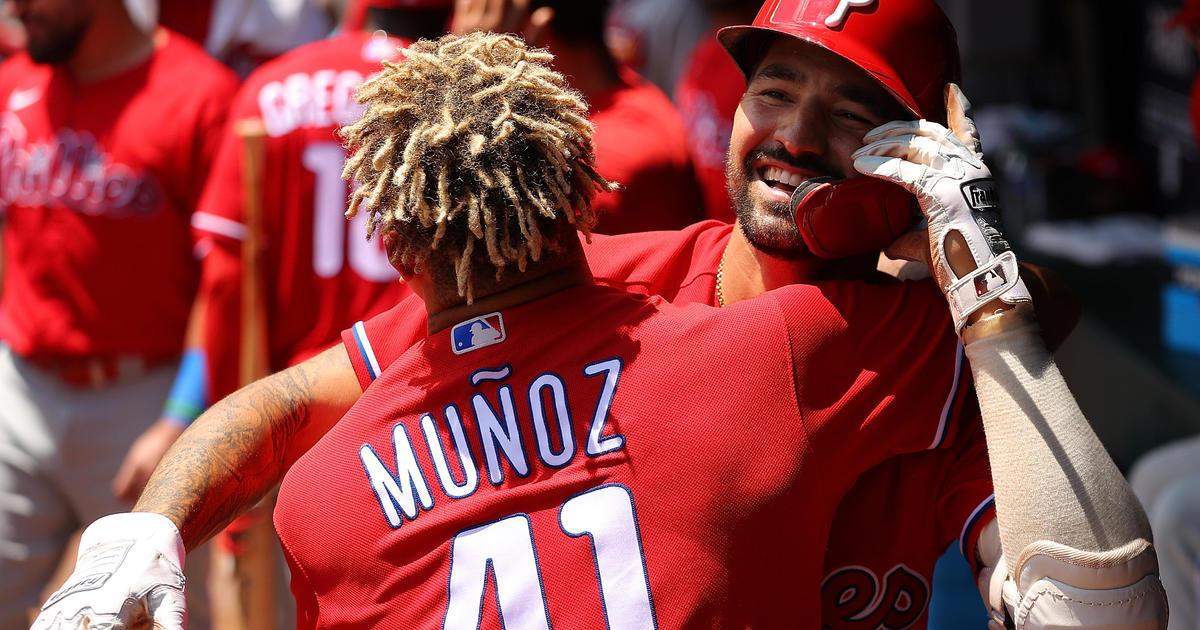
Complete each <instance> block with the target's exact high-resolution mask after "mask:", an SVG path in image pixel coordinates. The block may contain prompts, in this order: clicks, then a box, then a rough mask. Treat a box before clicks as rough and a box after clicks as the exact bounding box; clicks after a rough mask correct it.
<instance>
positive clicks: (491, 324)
mask: <svg viewBox="0 0 1200 630" xmlns="http://www.w3.org/2000/svg"><path fill="white" fill-rule="evenodd" d="M504 339H505V334H504V318H503V317H501V316H500V313H488V314H487V315H482V316H480V317H476V318H474V319H468V320H467V321H465V322H462V323H459V324H456V325H455V326H454V328H452V329H451V330H450V340H451V343H452V344H453V350H454V354H464V353H467V352H470V351H472V350H478V349H480V348H484V347H487V346H491V345H495V344H498V343H500V342H501V341H504Z"/></svg>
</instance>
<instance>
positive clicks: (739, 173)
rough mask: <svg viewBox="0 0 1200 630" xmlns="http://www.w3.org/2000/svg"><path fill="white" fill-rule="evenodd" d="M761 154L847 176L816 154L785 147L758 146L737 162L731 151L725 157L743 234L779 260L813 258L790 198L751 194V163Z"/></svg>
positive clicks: (731, 190) (816, 170) (823, 172)
mask: <svg viewBox="0 0 1200 630" xmlns="http://www.w3.org/2000/svg"><path fill="white" fill-rule="evenodd" d="M759 158H772V159H774V160H777V161H779V162H782V163H784V164H788V165H790V166H793V167H795V168H799V169H806V170H809V171H814V172H816V173H817V174H818V175H830V176H833V177H839V178H840V177H844V176H843V175H842V174H841V173H840V171H839V170H838V169H836V168H833V167H832V166H830V165H828V164H826V163H825V162H824V161H822V160H821V159H820V158H818V157H816V156H813V155H804V156H801V157H798V158H797V157H794V156H792V155H790V154H789V153H787V152H786V151H785V150H784V149H783V148H782V147H774V148H772V149H755V150H753V151H751V152H750V153H749V154H748V155H747V156H746V159H745V160H743V161H742V162H741V163H738V162H737V161H736V160H735V159H734V157H733V155H732V153H731V154H729V155H728V156H727V157H726V160H725V182H726V186H727V187H728V189H729V196H730V199H732V200H733V210H734V213H735V214H736V215H737V218H738V224H739V225H740V226H741V230H742V235H743V236H745V237H746V240H747V241H749V242H750V244H751V245H753V246H754V248H755V249H757V250H759V251H761V252H762V253H764V254H766V255H768V256H770V257H772V258H778V259H780V260H792V261H795V260H808V259H811V258H814V256H813V253H812V250H810V249H809V248H808V245H806V244H805V243H804V238H803V237H802V236H801V235H800V228H799V226H797V225H796V215H795V213H794V212H793V210H792V204H791V201H790V200H789V201H775V200H771V199H755V198H754V197H753V196H751V194H750V185H751V178H750V174H751V172H752V170H753V167H752V166H751V164H753V163H754V161H755V160H757V159H759Z"/></svg>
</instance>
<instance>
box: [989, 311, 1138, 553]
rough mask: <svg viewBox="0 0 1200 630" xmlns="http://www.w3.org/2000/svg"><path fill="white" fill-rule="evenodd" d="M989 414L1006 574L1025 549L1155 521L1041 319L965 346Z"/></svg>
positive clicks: (1085, 541) (1085, 545) (1084, 541)
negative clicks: (1097, 428)
mask: <svg viewBox="0 0 1200 630" xmlns="http://www.w3.org/2000/svg"><path fill="white" fill-rule="evenodd" d="M966 353H967V357H968V359H969V360H970V363H971V371H972V373H973V374H974V376H975V388H976V392H977V393H978V396H979V406H980V410H981V411H982V414H983V425H984V431H985V432H986V435H987V442H988V455H989V457H990V459H991V466H992V479H993V485H994V486H995V492H996V514H997V521H998V522H999V525H1000V539H1001V543H1002V545H1003V547H1004V549H1006V550H1009V551H1008V552H1007V553H1005V558H1006V561H1007V564H1008V571H1009V574H1010V575H1012V574H1013V571H1014V568H1015V567H1014V562H1015V561H1016V560H1017V557H1018V555H1019V554H1020V553H1021V551H1022V550H1024V549H1026V548H1027V547H1028V546H1029V545H1030V544H1032V543H1034V542H1037V541H1053V542H1057V543H1061V544H1063V545H1067V546H1069V547H1071V548H1074V549H1078V550H1082V551H1094V552H1102V551H1108V550H1112V549H1115V548H1117V547H1121V546H1122V545H1125V544H1127V543H1129V542H1130V541H1133V540H1135V539H1138V538H1142V539H1145V540H1150V539H1151V534H1150V525H1149V523H1148V522H1147V520H1146V515H1145V513H1144V512H1143V511H1142V508H1141V505H1140V504H1139V503H1138V501H1137V499H1136V498H1135V497H1134V495H1133V492H1132V491H1131V490H1130V488H1129V485H1128V484H1127V483H1126V482H1125V479H1124V477H1122V475H1121V473H1120V471H1118V470H1117V467H1116V465H1115V464H1114V463H1113V461H1112V459H1111V458H1110V457H1109V456H1108V452H1107V451H1105V450H1104V446H1103V445H1102V444H1101V443H1100V440H1099V438H1097V437H1096V434H1095V433H1094V432H1093V431H1092V428H1091V426H1090V425H1089V424H1088V422H1087V419H1086V418H1084V416H1083V413H1082V412H1081V411H1080V409H1079V406H1078V404H1077V403H1076V402H1075V398H1074V396H1072V394H1071V392H1070V390H1069V389H1068V388H1067V384H1066V382H1065V381H1064V380H1063V378H1062V374H1061V373H1059V371H1058V367H1057V366H1056V365H1055V364H1054V360H1053V359H1052V358H1051V357H1050V353H1049V351H1048V350H1047V349H1046V347H1045V345H1044V344H1043V342H1042V340H1041V337H1040V335H1039V333H1038V329H1037V326H1036V325H1033V324H1029V325H1026V326H1021V327H1018V328H1014V329H1012V330H1007V331H1004V332H999V333H996V334H994V335H991V336H987V337H982V338H980V339H976V340H974V341H972V342H970V343H969V344H967V345H966Z"/></svg>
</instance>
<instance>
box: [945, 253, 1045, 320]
mask: <svg viewBox="0 0 1200 630" xmlns="http://www.w3.org/2000/svg"><path fill="white" fill-rule="evenodd" d="M944 290H945V293H946V301H947V302H949V303H950V311H951V313H953V315H954V328H955V330H959V331H961V330H962V329H963V326H965V325H966V321H967V317H969V316H970V315H971V313H974V312H975V311H977V310H979V309H980V307H982V306H983V305H984V304H987V303H988V302H990V301H992V300H994V299H997V298H999V299H1001V300H1005V301H1016V300H1017V298H1018V296H1021V295H1022V293H1023V294H1024V301H1028V290H1026V289H1025V285H1024V283H1023V282H1022V281H1021V276H1020V275H1019V270H1018V268H1017V256H1016V255H1015V254H1013V253H1012V252H1004V253H1003V254H1000V255H999V256H997V257H996V258H993V259H992V260H990V261H988V262H987V263H986V264H985V265H983V266H980V267H978V268H976V269H975V271H972V272H971V273H969V274H967V275H966V276H963V277H962V278H959V279H958V280H955V281H953V282H951V283H950V284H949V286H947V287H945V289H944ZM1010 303H1011V302H1010Z"/></svg>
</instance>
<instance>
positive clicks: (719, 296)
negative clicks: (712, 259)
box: [717, 245, 729, 308]
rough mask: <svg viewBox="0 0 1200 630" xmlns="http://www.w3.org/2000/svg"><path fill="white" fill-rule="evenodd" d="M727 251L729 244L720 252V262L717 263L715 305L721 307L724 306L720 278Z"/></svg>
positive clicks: (723, 273) (723, 271)
mask: <svg viewBox="0 0 1200 630" xmlns="http://www.w3.org/2000/svg"><path fill="white" fill-rule="evenodd" d="M728 253H729V246H728V245H726V246H725V249H724V251H722V252H721V262H720V263H717V306H720V307H721V308H725V292H724V291H723V290H722V288H721V278H722V277H724V276H725V254H728Z"/></svg>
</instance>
